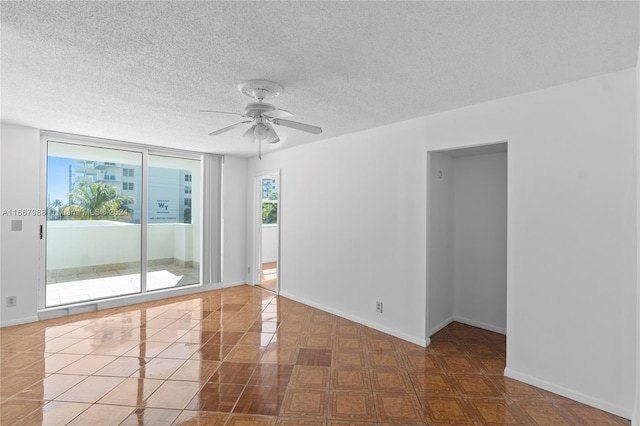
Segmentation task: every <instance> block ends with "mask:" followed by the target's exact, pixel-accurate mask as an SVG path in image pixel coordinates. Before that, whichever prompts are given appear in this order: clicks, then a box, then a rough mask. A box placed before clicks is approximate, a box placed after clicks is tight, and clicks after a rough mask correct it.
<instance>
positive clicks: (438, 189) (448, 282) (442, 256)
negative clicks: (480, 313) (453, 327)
mask: <svg viewBox="0 0 640 426" xmlns="http://www.w3.org/2000/svg"><path fill="white" fill-rule="evenodd" d="M429 181H430V182H431V184H430V185H429V189H428V191H429V199H428V205H429V218H428V220H429V221H430V226H429V232H430V235H429V237H428V238H429V263H428V267H429V269H428V273H429V289H428V291H429V296H428V300H429V303H428V309H427V314H428V316H429V333H428V334H429V336H431V335H432V334H434V333H436V332H437V331H439V330H440V329H442V328H443V327H445V326H446V325H448V324H449V323H450V322H451V321H453V259H454V257H453V159H452V158H451V157H450V156H448V155H446V154H442V153H437V152H433V153H431V167H430V170H429Z"/></svg>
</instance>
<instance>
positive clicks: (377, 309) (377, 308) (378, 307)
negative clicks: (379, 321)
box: [376, 302, 382, 314]
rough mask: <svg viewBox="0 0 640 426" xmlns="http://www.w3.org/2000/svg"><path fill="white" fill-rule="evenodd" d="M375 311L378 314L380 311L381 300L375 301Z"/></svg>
mask: <svg viewBox="0 0 640 426" xmlns="http://www.w3.org/2000/svg"><path fill="white" fill-rule="evenodd" d="M376 312H377V313H379V314H381V313H382V302H376Z"/></svg>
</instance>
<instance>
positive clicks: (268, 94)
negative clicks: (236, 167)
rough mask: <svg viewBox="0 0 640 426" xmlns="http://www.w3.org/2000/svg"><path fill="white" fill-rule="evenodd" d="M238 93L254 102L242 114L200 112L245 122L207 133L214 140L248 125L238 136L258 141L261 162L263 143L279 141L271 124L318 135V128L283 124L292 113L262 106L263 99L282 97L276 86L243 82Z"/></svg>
mask: <svg viewBox="0 0 640 426" xmlns="http://www.w3.org/2000/svg"><path fill="white" fill-rule="evenodd" d="M238 90H239V91H240V92H241V93H242V94H244V95H246V96H248V97H250V98H253V99H255V100H256V102H250V103H248V104H247V106H246V107H245V109H244V113H238V112H227V111H212V110H200V112H213V113H216V114H232V115H239V116H240V117H243V118H245V119H246V120H243V121H240V122H238V123H234V124H232V125H230V126H227V127H223V128H222V129H218V130H215V131H213V132H211V133H209V136H218V135H220V134H222V133H225V132H228V131H229V130H232V129H235V128H236V127H239V126H242V125H243V124H250V127H249V129H247V131H246V132H245V133H244V135H242V136H243V137H244V138H245V139H247V140H249V141H251V142H255V141H258V147H259V148H258V149H259V154H258V157H259V158H260V159H262V142H263V141H265V142H266V143H268V144H274V143H278V142H280V137H278V134H277V133H276V131H275V130H274V129H273V126H272V124H275V125H277V126H284V127H289V128H291V129H296V130H302V131H303V132H308V133H313V134H314V135H319V134H320V133H322V129H321V128H320V127H317V126H312V125H310V124H304V123H299V122H297V121H291V120H287V119H286V118H288V117H291V116H293V114H292V113H290V112H289V111H285V110H283V109H278V108H276V107H275V106H274V105H272V104H269V103H266V102H264V100H265V99H271V98H275V97H277V96H278V95H280V94H281V93H283V91H284V90H283V89H282V86H280V85H279V84H277V83H274V82H272V81H268V80H247V81H243V82H242V83H240V84H238Z"/></svg>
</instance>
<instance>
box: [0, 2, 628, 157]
mask: <svg viewBox="0 0 640 426" xmlns="http://www.w3.org/2000/svg"><path fill="white" fill-rule="evenodd" d="M638 5H639V3H638V2H637V1H633V2H602V3H601V2H573V1H572V2H355V1H354V2H273V1H269V2H201V1H200V2H190V1H179V2H155V1H151V2H115V1H108V2H94V1H79V2H76V1H69V2H66V1H61V2H6V1H2V2H1V3H0V9H1V17H2V22H1V23H2V27H1V37H2V39H1V43H2V44H1V48H2V51H1V55H2V56H1V59H2V68H1V89H2V93H1V95H2V110H1V112H2V120H3V121H6V122H13V123H18V124H24V125H28V126H33V127H36V128H43V129H50V130H56V131H63V132H70V133H78V134H85V135H90V136H98V137H105V138H113V139H120V140H126V141H133V142H140V143H148V144H154V145H161V146H172V147H180V148H185V149H192V150H198V151H206V152H218V153H230V154H237V155H243V156H252V155H256V154H257V147H256V146H255V145H253V144H251V143H249V142H246V141H245V140H244V139H242V138H241V137H240V135H241V134H242V133H243V132H244V128H243V127H241V128H238V129H235V130H234V131H232V132H229V133H227V134H225V135H224V136H219V137H215V138H214V137H209V136H208V135H207V134H208V133H209V132H210V131H212V130H215V129H218V128H220V127H223V126H227V125H229V124H232V123H234V122H235V121H239V120H237V118H236V117H234V116H230V115H213V114H203V113H199V112H198V110H200V109H216V110H227V111H237V112H242V111H243V108H244V105H245V104H246V103H247V102H248V101H249V98H247V97H245V96H244V95H242V94H240V93H239V92H238V91H237V89H236V85H237V83H239V82H240V81H242V80H246V79H254V78H260V79H269V80H273V81H276V82H278V83H280V84H281V85H282V86H284V90H285V91H284V94H283V95H281V96H280V97H279V98H277V99H275V100H274V101H273V103H274V104H275V105H276V106H277V107H279V108H283V109H286V110H289V111H291V112H293V113H294V114H295V117H293V119H294V120H298V121H302V122H305V123H309V124H314V125H318V126H321V127H322V128H323V129H324V132H323V134H321V135H318V136H315V135H309V134H306V133H302V132H298V131H295V130H291V129H284V128H282V127H277V128H276V130H277V131H278V133H279V134H280V135H281V139H283V142H282V143H280V144H278V145H274V146H270V147H267V148H266V150H267V151H268V150H269V149H278V148H280V149H281V148H287V147H292V146H296V145H299V144H302V143H308V142H314V141H320V140H322V139H324V138H327V137H333V136H338V135H342V134H346V133H350V132H355V131H359V130H363V129H368V128H372V127H376V126H380V125H384V124H389V123H393V122H397V121H402V120H406V119H410V118H414V117H418V116H424V115H428V114H432V113H435V112H440V111H444V110H449V109H453V108H457V107H461V106H465V105H470V104H474V103H479V102H483V101H487V100H491V99H496V98H501V97H504V96H509V95H514V94H518V93H523V92H527V91H531V90H535V89H540V88H544V87H549V86H553V85H557V84H561V83H565V82H569V81H574V80H578V79H581V78H586V77H590V76H594V75H599V74H603V73H607V72H612V71H617V70H621V69H625V68H632V67H634V66H635V65H636V56H637V52H638V40H639V26H640V25H639V8H638ZM238 118H239V117H238ZM320 143H321V142H320Z"/></svg>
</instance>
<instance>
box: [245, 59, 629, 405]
mask: <svg viewBox="0 0 640 426" xmlns="http://www.w3.org/2000/svg"><path fill="white" fill-rule="evenodd" d="M635 102H636V75H635V70H634V69H629V70H625V71H621V72H617V73H612V74H607V75H603V76H600V77H596V78H591V79H586V80H581V81H577V82H574V83H570V84H566V85H562V86H557V87H553V88H550V89H546V90H540V91H536V92H531V93H527V94H523V95H519V96H514V97H510V98H505V99H500V100H496V101H492V102H487V103H483V104H479V105H475V106H470V107H467V108H462V109H458V110H454V111H450V112H446V113H441V114H435V115H432V116H428V117H424V118H421V119H414V120H410V121H406V122H402V123H397V124H394V125H389V126H384V127H380V128H376V129H371V130H368V131H365V132H360V133H356V134H351V135H346V136H344V137H339V138H333V139H328V140H323V141H320V142H317V143H313V144H308V145H303V146H300V147H297V148H292V149H289V150H284V151H280V152H276V153H272V154H269V155H266V156H264V157H263V160H262V162H260V161H259V160H257V159H251V160H250V161H249V167H248V171H247V176H254V175H255V173H256V171H257V170H259V169H262V170H264V169H276V168H281V169H282V187H283V189H282V193H283V197H282V200H283V202H282V204H281V209H282V217H283V220H282V222H281V224H280V226H281V261H282V265H281V266H282V267H281V271H280V274H281V275H280V278H281V282H280V285H281V294H282V295H284V296H288V297H291V298H294V299H298V300H301V301H305V302H307V303H310V304H312V305H315V306H318V307H322V308H324V309H326V310H328V311H332V312H336V313H339V314H341V315H343V316H346V317H349V318H352V319H357V320H358V321H360V322H362V323H365V324H369V325H372V326H374V327H377V328H379V329H382V330H386V331H388V332H391V333H393V334H395V335H397V336H401V337H405V338H407V339H408V340H411V341H414V342H423V343H424V342H425V341H426V334H427V332H426V330H425V323H426V321H425V319H426V315H427V309H426V276H427V275H426V274H427V271H426V266H425V263H426V262H425V260H426V203H427V200H426V194H427V191H426V174H427V168H426V151H428V150H437V149H449V148H455V147H459V146H465V145H472V144H477V143H480V142H487V143H488V142H496V141H508V142H509V171H508V182H509V193H508V208H507V210H508V221H507V223H508V224H507V227H508V235H509V237H508V242H507V244H508V259H507V265H508V272H507V303H508V305H507V334H508V336H509V338H508V341H507V370H506V373H507V374H508V375H510V376H512V377H516V378H518V379H520V380H524V381H527V382H529V383H532V384H536V385H538V386H540V387H543V388H546V389H549V390H552V391H554V392H557V393H560V394H563V395H566V396H569V397H571V398H574V399H578V400H580V401H583V402H586V403H589V404H592V405H594V406H597V407H599V408H603V409H606V410H609V411H611V412H614V413H617V414H620V415H623V416H625V417H630V416H631V412H632V410H633V406H634V395H635V377H634V372H635V365H636V343H635V341H636V321H635V318H636V275H635V269H636V234H635V232H633V230H634V229H635V227H636V224H637V219H636V142H637V141H636V131H637V128H636V119H637V116H636V105H635ZM381 197H382V198H381ZM381 199H384V203H380V202H379V201H380V200H381ZM326 206H331V208H327V207H326ZM381 224H383V225H381ZM336 247H339V249H336ZM317 265H326V267H325V268H324V271H325V272H324V273H323V274H317V273H313V271H315V270H316V269H317ZM328 277H330V279H327V278H328ZM376 300H381V301H383V302H384V307H385V311H384V313H383V314H377V313H376V312H375V301H376ZM551 349H552V350H551Z"/></svg>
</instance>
